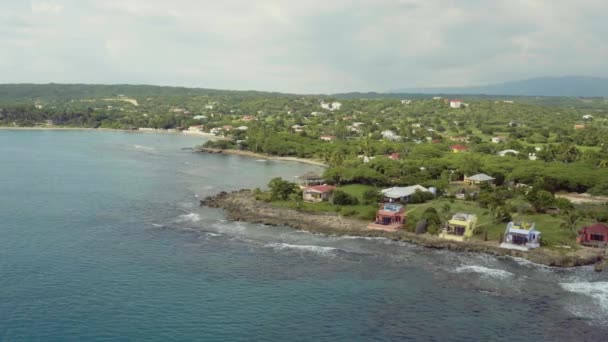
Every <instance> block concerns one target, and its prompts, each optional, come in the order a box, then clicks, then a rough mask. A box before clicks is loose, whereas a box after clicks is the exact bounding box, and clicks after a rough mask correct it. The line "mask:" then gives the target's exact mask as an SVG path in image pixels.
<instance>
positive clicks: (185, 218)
mask: <svg viewBox="0 0 608 342" xmlns="http://www.w3.org/2000/svg"><path fill="white" fill-rule="evenodd" d="M200 220H201V215H199V214H196V213H189V214H184V215H179V216H178V217H177V219H176V220H175V221H176V222H198V221H200Z"/></svg>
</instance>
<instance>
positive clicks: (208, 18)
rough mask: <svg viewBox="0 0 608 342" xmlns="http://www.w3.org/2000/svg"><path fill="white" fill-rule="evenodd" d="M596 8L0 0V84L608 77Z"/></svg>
mask: <svg viewBox="0 0 608 342" xmlns="http://www.w3.org/2000/svg"><path fill="white" fill-rule="evenodd" d="M606 13H608V1H606V0H577V1H572V0H496V1H486V0H403V1H401V0H350V1H347V0H305V1H298V0H252V1H249V0H221V1H218V0H213V1H211V0H34V1H28V0H0V37H1V39H0V51H1V53H0V83H50V82H55V83H104V84H117V83H128V84H155V85H174V86H187V87H202V88H218V89H241V90H245V89H253V90H264V91H281V92H292V93H335V92H346V91H386V90H389V89H399V88H416V87H436V86H442V87H443V86H469V85H479V84H489V83H497V82H504V81H509V80H518V79H527V78H532V77H540V76H563V75H586V76H600V77H608V23H607V22H606Z"/></svg>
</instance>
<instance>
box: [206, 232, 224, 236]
mask: <svg viewBox="0 0 608 342" xmlns="http://www.w3.org/2000/svg"><path fill="white" fill-rule="evenodd" d="M205 235H206V236H211V237H216V236H222V234H217V233H205Z"/></svg>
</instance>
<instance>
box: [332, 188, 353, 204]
mask: <svg viewBox="0 0 608 342" xmlns="http://www.w3.org/2000/svg"><path fill="white" fill-rule="evenodd" d="M332 203H333V204H336V205H357V204H359V200H358V199H357V198H356V197H354V196H351V195H349V194H347V193H346V192H344V191H342V190H336V191H334V195H333V198H332Z"/></svg>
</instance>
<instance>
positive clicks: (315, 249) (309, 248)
mask: <svg viewBox="0 0 608 342" xmlns="http://www.w3.org/2000/svg"><path fill="white" fill-rule="evenodd" d="M264 247H269V248H274V249H276V250H290V249H291V250H299V251H304V252H312V253H316V254H320V255H331V254H333V253H335V252H337V251H339V250H340V249H338V248H335V247H325V246H315V245H292V244H288V243H282V242H280V243H268V244H265V245H264Z"/></svg>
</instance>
